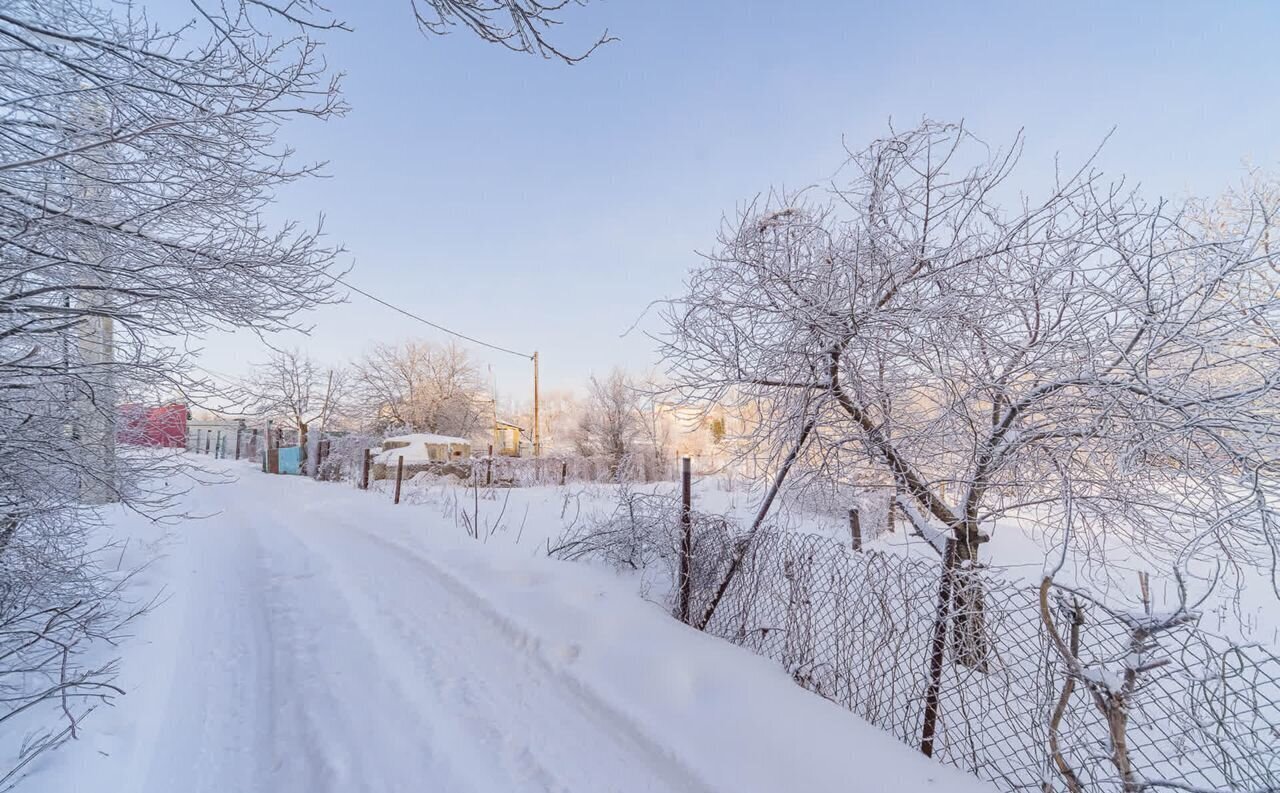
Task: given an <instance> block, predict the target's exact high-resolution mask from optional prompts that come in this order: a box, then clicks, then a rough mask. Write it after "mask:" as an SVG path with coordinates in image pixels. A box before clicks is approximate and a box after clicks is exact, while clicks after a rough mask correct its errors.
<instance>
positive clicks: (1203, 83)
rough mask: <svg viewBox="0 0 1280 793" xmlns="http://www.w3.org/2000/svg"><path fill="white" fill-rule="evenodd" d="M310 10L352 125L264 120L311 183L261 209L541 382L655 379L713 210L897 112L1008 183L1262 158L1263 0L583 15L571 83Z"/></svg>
mask: <svg viewBox="0 0 1280 793" xmlns="http://www.w3.org/2000/svg"><path fill="white" fill-rule="evenodd" d="M155 2H156V3H161V4H170V7H169V8H165V9H162V10H163V11H164V12H165V15H166V16H167V15H168V12H170V11H171V10H172V9H173V8H175V7H176V4H177V0H155ZM330 5H331V7H332V8H333V10H334V11H335V13H336V14H337V15H338V16H340V17H342V18H344V19H345V20H346V21H347V22H348V23H349V24H350V25H351V26H352V27H354V28H355V30H354V32H352V33H346V34H335V35H332V36H330V37H329V40H330V44H329V47H328V50H327V53H328V57H329V60H330V63H331V64H332V65H333V66H334V67H336V68H338V69H341V70H343V71H345V72H346V73H347V77H346V82H345V86H346V97H347V99H348V101H349V102H350V104H351V105H352V106H353V110H352V112H351V113H350V115H349V116H348V117H346V118H345V119H342V120H338V121H335V122H330V123H328V124H318V123H314V122H313V123H303V124H297V125H293V126H290V127H289V128H288V129H287V130H286V135H287V138H288V143H289V144H290V145H292V146H294V147H295V148H297V149H298V151H299V153H300V156H302V157H304V158H307V159H325V160H329V161H330V166H329V171H328V172H329V174H330V177H331V178H329V179H328V180H325V181H312V182H309V183H306V184H304V185H300V186H295V187H291V188H290V189H289V190H288V191H287V192H284V193H282V194H281V195H280V196H279V202H278V204H277V207H276V209H275V211H276V212H277V213H278V217H279V218H286V217H293V218H298V219H303V220H308V219H314V217H315V216H316V215H317V214H319V213H321V212H323V213H324V214H325V215H326V218H327V220H326V228H327V230H328V232H329V234H330V235H331V237H332V239H334V240H335V241H342V242H343V243H345V245H346V246H347V248H348V249H349V250H350V258H349V259H348V261H350V262H352V263H353V264H354V270H353V272H352V273H351V275H350V279H351V281H352V282H353V283H355V284H357V285H358V286H361V287H363V288H365V289H367V290H369V291H371V292H374V293H376V294H378V295H380V296H383V297H385V298H387V299H389V300H392V301H394V302H396V303H399V304H401V305H403V306H404V307H406V308H408V309H410V310H413V311H416V312H418V313H421V314H423V315H424V316H427V317H429V318H431V319H433V320H436V321H438V322H440V323H442V324H445V325H449V326H453V327H456V328H458V329H460V330H463V331H464V332H467V333H470V334H473V335H477V336H481V337H484V338H487V339H490V340H493V341H494V342H496V343H498V344H502V345H505V346H509V347H515V348H519V349H526V350H533V349H537V350H539V351H540V352H541V355H542V361H543V368H542V371H543V383H544V386H546V387H552V388H554V387H566V388H573V387H577V386H579V385H580V384H581V383H582V381H584V380H585V378H586V377H587V376H588V374H590V373H591V372H593V371H594V372H601V373H602V372H605V371H607V370H608V369H609V368H610V367H611V366H613V365H615V364H620V365H623V366H625V367H627V368H630V369H633V370H636V371H640V370H644V369H646V368H648V367H650V366H652V365H653V364H655V363H656V360H655V358H654V355H653V353H652V347H653V345H652V343H651V342H650V341H649V340H648V339H646V338H645V337H644V336H643V335H642V334H641V333H640V332H632V333H631V334H630V335H629V336H626V337H622V335H621V334H623V333H624V332H625V331H626V330H627V329H628V328H629V327H630V326H631V325H632V323H633V322H634V321H635V320H636V319H637V318H638V317H640V315H641V314H642V312H644V311H645V308H646V306H647V305H648V304H649V303H650V301H652V300H655V299H658V298H662V297H664V296H674V295H676V294H678V293H679V291H680V289H681V283H682V278H683V277H684V274H685V272H686V271H687V269H688V267H689V266H690V265H691V264H693V263H695V262H696V260H697V258H696V255H695V250H706V249H708V248H710V246H711V244H712V242H713V240H714V235H715V232H716V229H717V227H718V224H719V221H720V218H721V216H722V215H723V214H724V213H726V212H728V213H731V212H732V211H733V209H734V207H735V206H736V205H738V204H739V203H741V202H743V201H745V200H748V199H750V198H751V197H753V196H754V195H755V194H756V193H758V192H760V191H764V190H767V189H768V188H769V187H770V186H771V185H786V186H788V187H801V186H804V185H808V184H813V183H822V182H823V181H824V180H825V179H826V178H828V177H829V176H831V175H832V173H834V172H835V170H836V169H837V168H838V167H839V165H840V164H841V163H842V161H843V159H844V154H843V148H842V145H843V144H842V141H843V140H847V141H848V144H849V145H850V146H851V147H853V148H861V147H862V146H863V145H864V144H865V143H867V142H869V141H870V140H871V139H873V138H874V137H876V136H878V135H881V134H882V133H884V132H885V131H886V128H887V127H886V125H887V122H888V120H889V119H890V118H891V117H892V118H893V120H894V122H895V124H897V125H899V126H906V125H909V124H912V123H914V122H915V121H917V120H918V119H920V118H921V117H922V116H925V115H927V116H930V117H933V118H936V119H940V120H964V121H965V122H966V124H967V126H968V127H969V128H970V129H972V130H974V131H975V132H976V133H978V134H979V135H980V136H982V137H984V138H986V139H988V140H989V141H992V142H1000V143H1003V142H1006V141H1007V140H1008V139H1009V137H1010V136H1012V135H1013V134H1014V133H1015V132H1016V131H1017V130H1018V129H1019V128H1020V127H1025V128H1026V132H1027V136H1028V147H1027V155H1026V157H1025V158H1024V165H1025V167H1026V168H1027V173H1028V174H1029V175H1030V176H1029V177H1026V178H1029V179H1030V184H1029V186H1034V184H1035V177H1036V175H1037V174H1043V175H1045V176H1047V174H1048V168H1049V167H1050V165H1051V161H1050V158H1051V157H1052V156H1053V155H1054V153H1055V152H1060V153H1061V154H1062V156H1063V158H1064V160H1065V161H1066V162H1068V163H1074V162H1078V161H1079V160H1080V159H1081V158H1083V157H1085V156H1087V155H1088V154H1089V153H1090V152H1091V151H1092V150H1093V149H1094V148H1095V147H1096V145H1097V144H1098V142H1099V141H1100V140H1101V139H1102V137H1103V136H1104V135H1105V134H1106V133H1107V132H1108V131H1109V130H1110V129H1111V128H1112V127H1115V128H1116V133H1115V135H1114V137H1113V138H1112V140H1111V142H1110V144H1109V145H1108V147H1107V148H1106V150H1105V151H1104V154H1103V157H1102V164H1103V166H1104V167H1105V168H1106V169H1107V170H1108V171H1110V172H1113V173H1120V172H1123V173H1125V174H1127V175H1128V176H1129V178H1130V179H1133V180H1138V181H1140V182H1142V183H1143V184H1144V185H1145V186H1146V187H1147V188H1148V189H1149V193H1150V194H1151V195H1152V196H1154V195H1156V194H1164V195H1174V196H1182V195H1186V194H1188V193H1195V194H1211V193H1216V192H1218V191H1220V190H1221V189H1222V188H1224V187H1225V186H1227V185H1228V184H1229V183H1231V182H1234V181H1236V180H1237V179H1238V178H1239V177H1240V176H1241V175H1242V173H1243V166H1242V163H1243V162H1244V161H1246V160H1248V161H1250V162H1253V163H1255V164H1257V165H1261V166H1265V167H1267V168H1275V167H1276V166H1277V164H1278V163H1280V137H1278V135H1277V132H1278V130H1280V123H1278V122H1280V110H1278V107H1277V102H1278V100H1280V56H1277V54H1276V50H1275V42H1276V40H1277V33H1278V32H1280V4H1277V3H1268V2H1253V3H1248V2H1240V3H1177V2H1160V3H1157V2H1131V3H1114V2H1071V3H1059V4H1056V5H1057V6H1058V7H1056V8H1049V5H1050V4H1048V3H1026V2H1001V3H994V2H993V3H983V2H964V3H957V2H915V3H910V4H907V3H902V4H896V3H887V2H883V3H882V2H866V3H863V2H849V1H848V0H772V1H771V2H760V1H757V0H597V2H593V3H592V4H591V5H590V6H588V7H587V8H585V9H570V13H569V14H566V19H568V20H569V24H567V25H565V26H564V29H563V30H561V31H560V37H561V40H562V41H565V42H567V43H568V45H569V46H570V47H572V44H573V42H576V41H585V40H587V39H589V38H590V37H591V36H592V35H593V34H596V33H598V32H599V31H600V30H601V29H602V28H604V27H605V26H607V27H608V28H609V29H610V31H611V32H612V33H614V34H616V35H617V36H619V37H620V38H621V41H619V42H617V43H614V44H610V45H608V46H607V47H604V48H602V49H601V50H600V51H598V52H597V53H596V55H595V56H593V57H592V58H590V59H589V60H587V61H586V62H584V63H581V64H579V65H577V66H573V67H567V66H564V65H563V64H559V63H553V62H547V61H541V60H538V59H536V58H531V57H528V56H520V55H516V54H512V53H508V52H506V51H503V50H500V49H498V48H495V47H493V46H486V45H484V44H482V43H481V42H479V41H477V40H475V39H473V38H472V37H470V36H469V34H466V33H464V32H458V33H455V34H454V35H451V36H449V37H447V38H444V39H436V38H431V39H428V38H425V37H423V36H422V35H421V34H420V33H419V32H418V31H417V29H416V27H415V25H414V23H413V18H412V14H411V12H410V9H409V3H408V0H368V1H367V2H366V1H364V0H362V1H360V2H355V0H332V2H331V4H330ZM309 321H310V322H312V323H313V324H314V325H315V330H314V332H313V334H312V335H311V337H310V338H298V339H282V340H279V341H281V342H282V343H284V344H287V345H293V344H297V345H299V346H302V347H305V348H307V349H309V350H310V351H311V352H312V353H313V355H314V356H316V357H317V358H320V359H322V360H326V361H332V362H342V361H345V360H349V359H350V358H352V357H354V356H356V355H358V354H359V353H360V351H361V350H362V349H363V348H365V347H366V346H367V345H368V344H369V343H371V342H372V341H374V340H384V341H396V340H400V339H402V338H407V337H411V336H412V337H420V338H426V339H433V340H443V339H444V337H443V336H442V335H441V334H439V333H438V332H435V331H432V330H430V329H429V328H426V327H423V326H421V325H418V324H417V323H414V322H413V321H412V320H409V319H406V318H403V317H401V316H399V315H396V314H394V313H392V312H390V311H388V310H387V309H385V308H383V307H381V306H378V305H375V304H372V303H370V302H368V301H367V300H365V299H364V298H362V297H360V296H358V295H353V296H352V298H351V302H350V303H349V304H347V305H342V306H336V307H329V308H325V309H323V310H319V311H316V312H314V313H313V314H312V315H310V317H309ZM656 327H657V323H656V322H655V321H654V320H653V318H649V319H645V320H642V321H641V323H640V328H641V329H642V330H643V329H646V328H647V329H651V330H652V329H655V328H656ZM204 349H205V357H204V361H205V362H206V364H207V366H208V367H209V368H211V369H214V370H217V371H221V372H229V373H232V374H237V373H243V372H244V371H245V370H246V368H247V365H248V363H249V362H251V361H254V360H258V359H261V358H262V357H263V353H262V351H261V350H260V349H259V347H258V345H257V342H256V340H255V339H253V338H252V337H247V336H246V335H245V334H238V335H236V336H230V337H217V338H209V339H207V340H205V343H204ZM477 354H478V357H479V359H480V360H481V361H483V362H484V363H485V364H486V365H489V364H492V365H493V371H494V373H495V375H496V377H497V380H498V386H499V390H500V392H501V393H502V394H503V396H504V397H516V398H520V397H522V396H525V394H524V392H527V390H528V378H529V368H528V364H527V363H526V362H522V361H520V360H518V359H514V358H511V357H510V356H503V355H500V354H498V353H492V352H490V351H487V350H477ZM525 398H527V397H525Z"/></svg>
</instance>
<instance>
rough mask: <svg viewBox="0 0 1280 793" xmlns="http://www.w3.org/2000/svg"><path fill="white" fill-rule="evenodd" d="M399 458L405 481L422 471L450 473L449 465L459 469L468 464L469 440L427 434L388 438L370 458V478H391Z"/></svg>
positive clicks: (469, 454)
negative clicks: (402, 464) (371, 465)
mask: <svg viewBox="0 0 1280 793" xmlns="http://www.w3.org/2000/svg"><path fill="white" fill-rule="evenodd" d="M401 457H403V458H404V475H405V478H408V477H410V476H412V475H414V474H417V473H420V472H422V471H440V472H450V471H449V467H450V466H451V465H453V466H458V470H461V467H462V466H464V465H469V463H468V460H469V459H470V457H471V441H469V440H467V439H466V438H457V437H454V436H451V435H434V434H431V433H427V432H415V433H412V434H410V435H396V436H393V437H390V438H387V439H386V440H384V441H383V442H382V451H380V452H378V453H377V454H375V455H374V456H373V460H372V462H373V468H372V470H371V472H370V474H371V476H372V477H373V478H374V479H391V478H393V477H394V476H395V475H396V467H397V466H398V465H399V463H400V458H401ZM452 472H455V473H456V471H452Z"/></svg>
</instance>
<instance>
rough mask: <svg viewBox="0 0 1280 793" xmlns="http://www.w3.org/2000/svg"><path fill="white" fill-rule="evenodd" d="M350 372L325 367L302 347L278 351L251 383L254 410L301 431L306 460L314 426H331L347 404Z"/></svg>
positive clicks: (262, 366)
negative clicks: (310, 434)
mask: <svg viewBox="0 0 1280 793" xmlns="http://www.w3.org/2000/svg"><path fill="white" fill-rule="evenodd" d="M346 387H347V373H346V371H344V370H343V369H340V368H337V367H332V366H323V365H321V364H318V363H316V362H315V361H313V360H312V359H311V356H310V355H307V354H306V353H304V352H300V351H299V350H296V349H295V350H275V351H273V352H272V354H271V357H270V359H268V360H267V362H266V363H264V364H261V365H259V366H258V367H257V370H256V371H255V372H254V375H253V377H252V378H251V379H250V380H249V382H248V384H247V388H248V392H249V393H248V398H249V402H250V408H251V410H253V412H255V413H257V414H260V415H262V416H266V417H268V418H272V419H275V420H280V421H287V422H289V423H290V424H292V425H293V426H294V427H296V428H297V430H298V445H299V446H300V447H301V448H302V459H303V461H304V463H305V461H306V459H307V434H308V432H309V431H310V429H311V428H312V427H313V426H318V428H319V429H324V428H326V427H328V426H329V425H330V424H331V422H332V421H333V419H334V418H335V417H337V416H338V415H339V414H340V412H341V411H342V410H343V408H344V407H345V406H346Z"/></svg>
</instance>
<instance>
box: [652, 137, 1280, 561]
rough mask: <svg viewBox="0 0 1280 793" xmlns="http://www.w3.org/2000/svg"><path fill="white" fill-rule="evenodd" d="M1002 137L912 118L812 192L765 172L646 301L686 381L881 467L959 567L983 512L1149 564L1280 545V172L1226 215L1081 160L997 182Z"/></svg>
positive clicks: (858, 462)
mask: <svg viewBox="0 0 1280 793" xmlns="http://www.w3.org/2000/svg"><path fill="white" fill-rule="evenodd" d="M1021 150H1022V139H1021V137H1020V136H1019V137H1017V138H1015V139H1014V141H1013V144H1012V146H1010V147H1009V148H1006V149H998V150H997V149H992V148H990V147H988V146H987V145H986V144H984V143H982V142H981V141H979V140H977V139H976V138H974V137H973V136H972V135H971V134H970V133H969V132H968V131H967V130H965V129H964V128H963V127H961V126H957V125H953V124H942V123H933V122H926V123H924V124H922V125H921V126H919V127H917V128H915V129H910V130H906V131H902V132H897V131H894V132H893V133H892V134H891V135H890V136H889V137H887V138H885V139H883V140H879V141H876V142H874V143H873V144H872V145H871V146H869V147H868V148H867V149H865V150H863V151H862V152H860V153H858V154H856V155H855V156H853V157H852V159H851V160H850V161H849V163H848V164H847V167H846V169H845V173H848V174H849V177H848V181H847V182H846V183H844V184H841V185H838V186H837V187H836V188H835V190H834V193H833V194H832V195H830V196H827V197H822V196H819V195H816V194H815V193H813V192H812V191H802V192H799V193H794V192H783V193H774V194H770V195H769V196H768V197H767V198H765V199H761V200H760V201H757V202H756V203H754V204H752V205H750V206H749V207H747V208H746V209H745V210H744V211H743V212H742V213H741V214H740V216H739V217H738V218H736V220H735V221H733V222H730V223H726V225H725V227H724V229H723V231H722V234H721V236H720V244H719V247H718V248H717V249H716V250H715V251H714V252H713V253H712V254H711V255H710V256H708V257H707V259H706V261H705V262H704V263H703V264H702V265H701V266H700V267H698V268H696V269H695V270H694V271H693V273H692V274H691V275H690V277H689V281H688V290H687V293H686V294H685V295H684V297H682V298H681V299H678V300H675V301H672V302H670V303H669V304H668V305H667V307H666V309H665V312H664V313H665V318H666V321H667V325H668V333H667V335H666V336H665V338H664V343H663V353H664V356H665V358H666V360H667V361H668V362H669V366H670V371H669V374H670V376H671V378H672V380H673V382H674V383H675V386H676V390H677V391H678V392H679V393H680V394H681V395H682V396H683V397H685V398H688V399H694V400H703V401H707V402H717V401H721V400H727V401H729V402H735V401H736V402H738V403H741V404H743V405H753V406H759V407H760V409H761V415H762V420H761V421H760V422H759V424H758V426H757V434H756V440H757V441H758V444H759V445H760V446H762V447H763V448H770V449H773V450H774V452H775V454H776V459H778V460H779V461H783V460H784V459H785V460H787V461H791V460H794V459H795V458H796V456H797V455H801V454H802V455H803V456H804V457H805V460H806V462H807V463H808V465H806V467H805V469H804V470H805V471H807V472H809V474H810V475H813V476H824V477H838V476H841V475H842V474H843V473H844V472H845V471H847V470H850V469H857V470H867V469H871V470H872V471H873V472H875V471H879V472H882V473H883V475H884V476H886V477H888V478H889V479H891V481H892V482H893V483H894V484H895V485H896V487H897V489H898V491H899V493H900V496H899V501H900V502H901V503H902V505H903V506H904V507H905V508H906V510H907V512H908V514H909V515H910V516H911V517H912V520H913V522H914V523H915V525H916V527H917V530H918V531H919V532H920V533H922V534H923V535H925V536H926V537H927V538H928V539H929V540H930V541H931V542H932V543H934V544H935V545H936V546H937V547H938V548H939V549H941V546H942V543H943V542H944V541H945V540H947V539H951V540H953V541H954V542H955V543H956V560H957V563H958V564H962V565H963V564H967V563H969V562H971V561H973V560H976V557H977V551H978V547H979V544H980V543H981V542H983V540H984V539H985V537H986V533H987V532H988V531H989V528H990V527H991V525H992V524H993V522H994V521H995V520H997V519H1000V518H1003V517H1017V518H1018V519H1020V520H1022V521H1024V522H1026V523H1029V524H1031V525H1035V526H1038V527H1040V529H1041V530H1043V531H1044V532H1046V533H1048V534H1054V533H1055V532H1058V531H1060V530H1061V526H1062V525H1063V512H1064V509H1065V503H1066V502H1065V500H1064V496H1063V493H1064V492H1066V490H1067V488H1066V486H1065V483H1067V482H1069V483H1070V488H1069V489H1070V493H1071V502H1072V505H1073V510H1074V518H1073V520H1074V524H1075V529H1074V533H1073V538H1075V539H1076V540H1077V541H1079V542H1082V543H1086V544H1085V545H1083V546H1082V547H1081V548H1080V549H1079V550H1082V551H1086V552H1087V551H1088V550H1090V549H1096V548H1098V547H1099V540H1100V538H1102V537H1105V536H1110V537H1114V538H1120V539H1123V540H1124V541H1125V542H1126V543H1127V544H1128V545H1130V546H1131V547H1133V548H1134V549H1136V550H1137V551H1138V552H1140V553H1143V554H1145V555H1146V556H1147V557H1148V558H1149V559H1150V560H1151V561H1152V562H1153V563H1156V564H1161V565H1164V564H1176V565H1179V566H1181V567H1183V568H1184V569H1185V568H1187V567H1189V566H1193V565H1195V563H1196V561H1197V560H1201V561H1204V562H1205V563H1206V564H1213V563H1215V561H1216V560H1221V559H1230V560H1234V563H1236V564H1256V565H1261V566H1263V567H1264V568H1269V569H1270V570H1271V573H1272V576H1273V580H1274V579H1275V573H1276V568H1275V566H1276V560H1277V559H1280V554H1277V549H1278V548H1280V520H1278V513H1277V510H1276V506H1275V504H1274V499H1275V494H1276V493H1277V492H1280V488H1278V486H1277V479H1278V478H1280V470H1278V469H1277V467H1276V460H1277V459H1280V425H1278V424H1277V404H1278V398H1280V346H1277V344H1276V343H1275V339H1276V336H1275V333H1276V330H1277V328H1278V327H1280V295H1277V293H1276V291H1275V290H1274V289H1271V290H1268V289H1259V288H1256V285H1257V284H1258V283H1260V282H1262V281H1264V280H1265V279H1266V278H1268V277H1270V276H1269V274H1270V273H1274V271H1275V268H1276V265H1277V258H1276V253H1275V252H1274V246H1273V245H1270V244H1269V239H1268V236H1269V233H1270V227H1271V219H1274V218H1275V217H1276V212H1277V211H1280V206H1277V205H1276V201H1275V196H1274V194H1270V195H1268V194H1266V193H1264V192H1261V191H1250V192H1249V193H1248V194H1247V195H1241V196H1238V197H1237V200H1236V201H1235V202H1234V204H1235V209H1236V211H1235V212H1234V213H1233V214H1232V216H1231V218H1230V219H1228V218H1225V217H1223V216H1222V215H1221V214H1219V213H1216V212H1214V211H1212V208H1208V209H1206V211H1203V212H1202V211H1195V212H1191V211H1188V207H1186V206H1185V205H1181V204H1177V203H1174V202H1170V201H1164V200H1161V201H1156V202H1147V201H1144V200H1143V199H1142V198H1141V197H1140V196H1139V195H1138V194H1137V193H1136V192H1135V191H1132V190H1129V189H1126V188H1124V187H1123V185H1121V184H1117V183H1112V182H1108V181H1105V180H1104V178H1103V176H1102V175H1101V174H1100V173H1099V172H1097V171H1096V170H1094V169H1093V168H1092V166H1091V164H1090V163H1086V164H1085V166H1084V167H1082V168H1080V169H1079V170H1076V171H1068V172H1060V173H1059V175H1058V178H1057V179H1056V181H1055V182H1054V183H1053V184H1051V185H1049V186H1048V188H1047V189H1046V190H1045V191H1043V192H1042V194H1041V195H1040V196H1038V197H1037V196H1024V197H1021V198H1018V197H1016V196H1015V197H1013V200H1012V201H1011V202H1010V203H1007V204H1002V203H1000V202H998V200H997V199H998V197H999V196H1000V195H1002V194H1004V195H1008V196H1014V194H1013V193H1012V191H1011V188H1010V185H1009V183H1008V182H1009V179H1010V177H1011V175H1012V174H1013V173H1014V169H1015V166H1016V165H1017V163H1018V160H1019V155H1020V152H1021Z"/></svg>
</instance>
